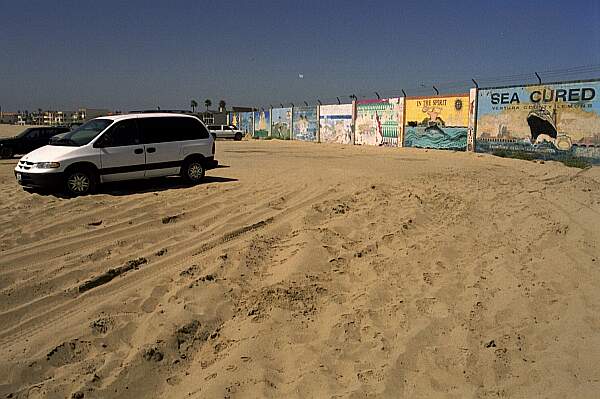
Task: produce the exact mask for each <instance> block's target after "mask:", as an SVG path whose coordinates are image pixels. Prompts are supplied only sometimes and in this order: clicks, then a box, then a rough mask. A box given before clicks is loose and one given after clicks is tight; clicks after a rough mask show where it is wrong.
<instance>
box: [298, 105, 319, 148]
mask: <svg viewBox="0 0 600 399" xmlns="http://www.w3.org/2000/svg"><path fill="white" fill-rule="evenodd" d="M293 118H294V119H293V129H294V140H302V141H317V123H318V121H317V108H316V107H294V108H293Z"/></svg>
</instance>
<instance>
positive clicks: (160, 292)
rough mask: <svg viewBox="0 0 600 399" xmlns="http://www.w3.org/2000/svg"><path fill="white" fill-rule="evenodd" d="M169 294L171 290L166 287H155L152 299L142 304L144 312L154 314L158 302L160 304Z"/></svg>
mask: <svg viewBox="0 0 600 399" xmlns="http://www.w3.org/2000/svg"><path fill="white" fill-rule="evenodd" d="M167 292H169V289H168V288H167V287H166V286H164V285H159V286H158V287H154V289H153V290H152V294H150V298H148V299H146V300H145V301H144V302H143V303H142V310H143V311H144V312H146V313H152V312H154V309H156V306H157V305H158V302H160V299H161V298H162V297H163V296H164V295H165V294H166V293H167Z"/></svg>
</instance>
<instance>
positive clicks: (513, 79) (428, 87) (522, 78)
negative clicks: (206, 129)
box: [256, 64, 600, 109]
mask: <svg viewBox="0 0 600 399" xmlns="http://www.w3.org/2000/svg"><path fill="white" fill-rule="evenodd" d="M537 76H539V77H540V79H541V81H542V83H549V82H557V81H562V80H564V81H571V80H581V79H585V80H588V79H589V80H594V79H596V78H598V77H600V64H592V65H580V66H573V67H569V68H561V69H547V70H540V71H533V72H528V73H517V74H511V75H503V76H473V77H470V78H465V79H463V80H455V81H446V82H444V81H438V80H437V79H427V80H423V81H421V82H420V83H419V85H418V86H413V87H402V88H396V89H384V90H380V89H373V90H370V91H363V90H360V91H357V92H349V93H344V94H338V95H335V96H331V95H326V96H319V97H315V98H295V99H293V100H285V101H283V100H272V101H268V102H265V103H263V104H262V105H259V106H257V107H256V108H257V109H269V108H273V104H275V105H276V107H280V106H283V107H291V106H298V105H300V106H305V103H308V104H309V106H316V105H317V104H319V103H320V104H322V105H325V104H338V103H341V104H348V103H351V102H352V97H353V96H354V97H355V98H356V99H357V100H364V99H374V98H377V97H380V98H394V97H402V96H403V95H404V93H406V95H407V96H409V97H412V96H425V95H431V96H433V95H435V90H434V87H435V88H437V89H438V90H439V91H440V92H441V93H442V95H443V94H451V93H458V92H468V91H469V89H471V88H473V87H475V84H474V82H477V85H478V86H479V88H487V87H498V86H510V85H527V84H535V83H539V81H538V78H537Z"/></svg>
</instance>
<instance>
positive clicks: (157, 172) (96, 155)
mask: <svg viewBox="0 0 600 399" xmlns="http://www.w3.org/2000/svg"><path fill="white" fill-rule="evenodd" d="M214 155H215V143H214V139H213V137H212V136H211V135H210V134H209V132H208V130H207V129H206V126H205V125H204V124H203V123H202V122H201V121H200V120H199V119H198V118H196V117H194V116H191V115H185V114H178V113H162V112H161V113H133V114H126V115H115V116H104V117H100V118H96V119H92V120H90V121H89V122H87V123H85V124H83V125H81V126H79V127H78V128H76V129H75V130H73V131H71V132H69V133H67V134H65V135H64V136H62V137H60V138H59V139H57V140H53V141H52V142H51V143H50V145H47V146H44V147H41V148H38V149H37V150H35V151H32V152H30V153H29V154H27V155H25V156H24V157H23V158H21V159H20V160H19V163H18V164H17V166H16V168H15V177H16V179H17V181H18V183H19V184H21V185H22V186H24V187H29V188H46V189H64V190H65V191H66V192H67V193H68V194H70V195H73V196H76V195H84V194H89V193H92V192H93V191H94V189H95V188H96V186H97V185H98V184H99V183H104V182H111V181H119V180H130V179H141V178H149V177H158V176H169V175H181V176H182V177H183V178H184V179H185V180H186V181H187V182H189V183H192V184H194V183H198V182H200V181H201V180H202V179H203V178H204V173H205V171H206V170H208V169H213V168H215V167H216V166H217V165H218V162H217V161H216V160H215V157H214Z"/></svg>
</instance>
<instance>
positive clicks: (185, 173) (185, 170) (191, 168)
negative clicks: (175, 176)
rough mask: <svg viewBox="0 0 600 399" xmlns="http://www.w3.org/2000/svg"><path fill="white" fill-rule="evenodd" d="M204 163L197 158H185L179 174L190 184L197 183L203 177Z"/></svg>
mask: <svg viewBox="0 0 600 399" xmlns="http://www.w3.org/2000/svg"><path fill="white" fill-rule="evenodd" d="M205 171H206V170H205V169H204V165H203V164H202V161H201V160H199V159H190V160H187V161H186V162H185V163H184V164H183V166H182V168H181V176H182V177H183V178H184V180H185V181H186V182H188V183H190V184H198V183H200V182H201V181H202V180H203V179H204V173H205Z"/></svg>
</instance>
